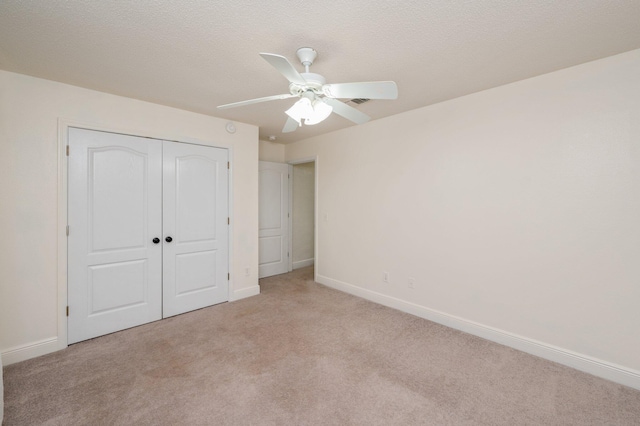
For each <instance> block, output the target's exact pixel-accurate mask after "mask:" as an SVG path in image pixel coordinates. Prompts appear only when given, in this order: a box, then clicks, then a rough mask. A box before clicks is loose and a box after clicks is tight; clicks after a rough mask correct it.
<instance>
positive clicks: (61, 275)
mask: <svg viewBox="0 0 640 426" xmlns="http://www.w3.org/2000/svg"><path fill="white" fill-rule="evenodd" d="M70 127H76V128H79V129H86V130H95V131H100V132H108V133H118V134H124V135H130V136H139V137H143V138H152V139H158V140H160V141H163V140H166V141H171V142H179V143H188V144H193V145H203V146H210V147H215V148H222V149H226V150H227V153H228V156H227V158H228V161H229V163H230V164H231V165H233V147H229V146H220V145H216V144H215V143H214V142H207V141H202V140H197V139H193V138H188V137H179V138H178V139H176V137H175V135H166V134H163V133H162V132H155V131H144V130H140V129H131V128H115V127H113V126H105V125H101V124H96V123H87V122H81V121H76V120H69V119H65V118H58V183H57V190H58V209H57V215H58V217H57V240H58V243H57V266H58V268H57V269H58V271H57V284H58V285H57V309H56V311H57V313H58V315H57V330H58V334H57V338H53V339H47V340H46V341H42V342H39V343H38V344H36V345H34V346H40V348H39V349H38V348H35V347H32V349H34V354H35V355H34V356H38V355H44V354H46V353H49V352H51V350H50V348H51V344H53V345H55V348H56V349H57V350H60V349H65V348H66V347H67V346H68V335H67V315H66V314H67V296H68V288H67V284H68V273H67V272H68V271H67V264H68V253H67V250H68V244H67V225H68V222H67V215H68V206H67V203H68V199H69V194H68V191H69V185H68V183H69V179H68V166H69V165H68V161H67V160H68V157H67V146H68V144H69V128H70ZM227 185H228V211H229V217H230V218H233V217H234V216H233V167H230V169H229V180H228V182H227ZM233 222H234V221H233V220H231V223H230V224H229V234H228V247H227V249H228V250H229V256H228V265H227V266H228V268H229V272H231V271H232V270H233V256H232V254H233ZM228 283H229V302H231V301H233V300H235V299H234V298H233V294H234V293H235V292H234V285H233V277H231V278H230V279H229V281H228Z"/></svg>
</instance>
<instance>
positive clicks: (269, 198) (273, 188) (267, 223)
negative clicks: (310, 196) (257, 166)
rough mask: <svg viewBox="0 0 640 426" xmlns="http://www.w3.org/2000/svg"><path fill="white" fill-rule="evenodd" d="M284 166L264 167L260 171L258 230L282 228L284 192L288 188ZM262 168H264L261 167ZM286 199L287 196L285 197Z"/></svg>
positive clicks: (277, 229)
mask: <svg viewBox="0 0 640 426" xmlns="http://www.w3.org/2000/svg"><path fill="white" fill-rule="evenodd" d="M283 166H286V164H278V166H271V165H270V166H266V167H267V168H263V169H261V170H260V184H259V191H260V207H261V210H260V217H259V220H260V230H261V231H278V232H279V231H280V229H281V228H282V219H283V217H282V216H283V207H286V205H285V204H284V203H283V202H282V201H283V200H284V199H285V195H287V194H285V192H286V190H287V188H288V184H287V179H288V174H287V173H286V172H287V170H288V166H287V167H283ZM263 167H265V166H264V165H263ZM287 199H288V195H287ZM287 202H288V201H287Z"/></svg>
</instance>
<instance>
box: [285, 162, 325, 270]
mask: <svg viewBox="0 0 640 426" xmlns="http://www.w3.org/2000/svg"><path fill="white" fill-rule="evenodd" d="M302 163H315V166H314V181H313V184H314V187H313V257H314V261H313V264H314V265H315V266H314V268H313V280H314V281H315V282H318V276H319V273H318V271H319V270H320V266H319V265H320V251H319V250H318V246H319V243H318V227H319V226H318V220H319V218H320V215H319V214H318V211H320V205H319V200H320V197H319V188H320V183H319V182H320V180H319V177H320V172H319V170H320V156H318V155H317V154H316V155H312V156H309V157H302V158H296V159H295V160H289V161H287V164H289V166H291V167H292V168H293V166H294V165H295V164H302ZM290 193H291V191H290ZM292 204H293V203H292V202H291V199H289V206H290V207H289V208H290V209H291V206H292ZM290 234H291V233H290ZM292 258H293V257H292ZM292 267H293V264H292Z"/></svg>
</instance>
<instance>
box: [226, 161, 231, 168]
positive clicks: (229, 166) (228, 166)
mask: <svg viewBox="0 0 640 426" xmlns="http://www.w3.org/2000/svg"><path fill="white" fill-rule="evenodd" d="M230 168H231V164H230V163H229V162H228V161H227V169H230Z"/></svg>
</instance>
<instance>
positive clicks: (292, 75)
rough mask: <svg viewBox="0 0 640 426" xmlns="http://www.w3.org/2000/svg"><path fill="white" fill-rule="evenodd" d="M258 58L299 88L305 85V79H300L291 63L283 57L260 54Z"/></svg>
mask: <svg viewBox="0 0 640 426" xmlns="http://www.w3.org/2000/svg"><path fill="white" fill-rule="evenodd" d="M260 56H262V57H263V58H264V59H265V60H266V61H267V62H269V63H270V64H271V65H272V66H273V67H274V68H275V69H277V70H278V71H280V74H282V75H284V76H285V77H286V79H287V80H289V81H290V82H291V83H296V84H298V85H300V86H304V85H305V84H307V82H306V81H305V79H304V78H302V76H301V75H300V73H299V72H298V71H296V69H295V68H294V67H293V65H291V62H289V61H288V60H287V58H285V57H284V56H281V55H275V54H273V53H261V54H260Z"/></svg>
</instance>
